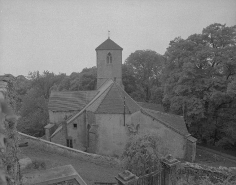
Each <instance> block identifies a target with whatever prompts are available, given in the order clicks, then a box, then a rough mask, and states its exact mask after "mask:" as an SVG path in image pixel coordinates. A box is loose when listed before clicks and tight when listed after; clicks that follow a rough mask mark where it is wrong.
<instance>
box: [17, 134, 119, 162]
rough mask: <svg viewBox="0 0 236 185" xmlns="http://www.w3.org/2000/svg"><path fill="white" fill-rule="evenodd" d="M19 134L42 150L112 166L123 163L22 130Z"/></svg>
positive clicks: (23, 139) (22, 138)
mask: <svg viewBox="0 0 236 185" xmlns="http://www.w3.org/2000/svg"><path fill="white" fill-rule="evenodd" d="M18 134H19V137H20V140H22V142H28V144H29V146H28V147H30V146H32V145H33V146H34V147H37V148H39V149H41V150H45V151H50V152H52V153H58V154H60V155H64V156H68V157H76V158H79V159H80V160H86V161H91V162H93V163H96V164H103V165H111V166H114V165H115V166H120V165H121V163H120V161H119V160H118V159H116V158H113V157H108V156H101V155H97V154H91V153H87V152H84V151H81V150H76V149H73V148H69V147H66V146H63V145H60V144H56V143H53V142H50V141H46V140H44V139H40V138H36V137H33V136H29V135H27V134H24V133H21V132H18Z"/></svg>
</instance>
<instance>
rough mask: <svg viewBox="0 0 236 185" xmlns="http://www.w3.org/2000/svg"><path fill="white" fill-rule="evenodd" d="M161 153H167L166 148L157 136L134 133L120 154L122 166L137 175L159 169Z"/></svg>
mask: <svg viewBox="0 0 236 185" xmlns="http://www.w3.org/2000/svg"><path fill="white" fill-rule="evenodd" d="M162 154H167V149H166V148H165V147H163V142H162V140H161V139H160V138H159V137H157V136H155V135H150V134H149V135H141V136H138V135H136V136H134V137H132V138H131V139H130V141H129V142H128V143H127V144H126V147H125V151H124V153H123V155H122V161H123V167H124V168H125V169H126V170H129V171H131V172H132V173H133V174H135V175H137V176H141V175H144V174H147V173H150V172H152V171H155V170H160V169H161V164H160V158H161V157H162Z"/></svg>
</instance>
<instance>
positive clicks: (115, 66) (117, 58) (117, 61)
mask: <svg viewBox="0 0 236 185" xmlns="http://www.w3.org/2000/svg"><path fill="white" fill-rule="evenodd" d="M109 52H110V53H111V55H112V64H107V62H106V58H107V54H108V53H109ZM121 67H122V50H97V87H100V86H101V85H102V84H103V83H104V82H105V81H106V80H107V79H114V78H116V82H117V83H118V84H120V85H121V84H122V71H121Z"/></svg>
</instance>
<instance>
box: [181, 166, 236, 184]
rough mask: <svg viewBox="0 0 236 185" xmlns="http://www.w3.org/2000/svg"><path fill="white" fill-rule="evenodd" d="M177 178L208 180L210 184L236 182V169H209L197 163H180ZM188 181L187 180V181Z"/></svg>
mask: <svg viewBox="0 0 236 185" xmlns="http://www.w3.org/2000/svg"><path fill="white" fill-rule="evenodd" d="M177 177H178V178H179V179H180V178H182V179H183V178H185V179H187V178H188V179H191V178H192V179H195V180H199V179H204V178H208V179H209V180H210V181H211V182H213V183H216V182H223V181H225V180H226V179H228V180H236V167H229V168H227V167H221V166H220V167H219V168H216V167H210V166H206V165H200V164H197V163H189V162H185V163H181V165H180V166H179V169H178V170H177ZM187 181H188V180H187Z"/></svg>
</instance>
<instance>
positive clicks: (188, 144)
mask: <svg viewBox="0 0 236 185" xmlns="http://www.w3.org/2000/svg"><path fill="white" fill-rule="evenodd" d="M95 50H96V56H97V58H96V60H97V89H96V90H94V91H68V92H58V91H52V92H51V95H50V98H49V105H48V109H49V116H50V124H48V125H47V126H45V132H46V139H47V140H49V141H51V142H55V143H58V144H61V145H65V146H68V147H72V148H75V149H78V150H82V151H86V152H90V153H96V154H101V155H108V156H121V155H122V153H123V151H124V148H125V145H126V143H127V141H128V140H129V139H130V137H131V136H133V135H135V134H139V135H144V134H154V135H157V136H158V137H159V138H161V139H162V142H163V145H164V146H165V148H166V149H167V151H168V153H170V154H172V156H174V157H176V158H182V159H183V158H186V159H188V160H189V161H193V160H194V158H195V153H196V139H195V138H193V137H192V136H191V135H190V134H189V132H188V130H187V128H186V124H185V122H184V119H183V117H181V116H177V115H172V114H167V113H164V112H163V111H160V110H152V108H147V107H146V106H145V104H141V103H137V102H136V101H134V100H133V99H132V98H131V97H130V96H129V95H128V94H127V93H126V92H125V91H124V88H123V84H122V50H123V48H121V47H120V46H119V45H118V44H116V43H115V42H114V41H112V40H111V39H110V38H108V39H107V40H106V41H104V42H103V43H102V44H101V45H99V46H98V47H97V48H96V49H95ZM65 117H66V120H65Z"/></svg>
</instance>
